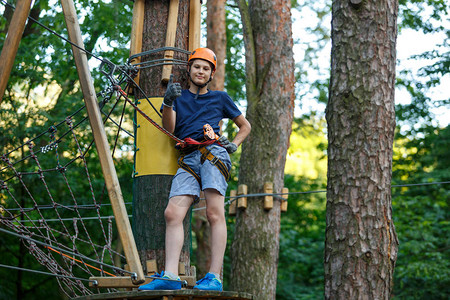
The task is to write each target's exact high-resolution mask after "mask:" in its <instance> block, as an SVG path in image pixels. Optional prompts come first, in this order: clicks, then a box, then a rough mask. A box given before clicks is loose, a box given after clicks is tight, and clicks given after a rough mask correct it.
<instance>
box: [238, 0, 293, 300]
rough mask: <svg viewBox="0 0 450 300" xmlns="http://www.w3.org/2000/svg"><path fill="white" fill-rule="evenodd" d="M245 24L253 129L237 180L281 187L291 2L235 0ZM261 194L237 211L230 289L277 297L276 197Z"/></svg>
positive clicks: (288, 124) (289, 92) (254, 187)
mask: <svg viewBox="0 0 450 300" xmlns="http://www.w3.org/2000/svg"><path fill="white" fill-rule="evenodd" d="M237 3H238V5H239V10H240V13H241V17H242V22H243V28H244V43H245V53H246V54H245V55H246V57H245V59H246V75H247V79H246V85H245V87H246V93H247V101H248V107H247V119H248V120H249V122H250V123H251V124H252V133H251V134H250V136H249V137H248V138H247V140H246V142H245V143H244V144H243V149H242V155H241V161H240V173H239V183H240V184H246V185H247V186H248V192H249V193H262V192H263V187H264V183H265V182H273V186H274V188H273V191H274V192H281V190H282V188H283V185H284V167H285V162H286V153H287V149H288V147H289V137H290V133H291V130H292V120H293V113H294V83H295V78H294V58H293V49H292V48H293V39H292V22H291V2H290V1H282V0H254V1H248V5H247V1H244V0H240V1H237ZM263 200H264V197H256V198H253V197H252V198H251V199H248V207H247V208H246V209H245V210H240V211H238V212H237V216H236V230H235V234H234V240H233V245H232V247H231V255H232V276H231V280H230V283H231V289H233V290H238V291H244V292H249V293H252V294H253V295H254V296H255V298H256V299H275V296H276V282H277V263H278V251H279V233H280V202H279V201H276V199H275V202H274V207H273V208H272V209H271V210H269V211H265V210H264V208H263Z"/></svg>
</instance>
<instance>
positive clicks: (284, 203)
mask: <svg viewBox="0 0 450 300" xmlns="http://www.w3.org/2000/svg"><path fill="white" fill-rule="evenodd" d="M281 193H283V194H284V195H281V198H283V200H281V211H282V212H286V211H287V208H288V202H287V199H288V197H289V195H288V193H289V189H288V188H287V187H284V188H283V189H282V190H281Z"/></svg>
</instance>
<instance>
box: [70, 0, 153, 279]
mask: <svg viewBox="0 0 450 300" xmlns="http://www.w3.org/2000/svg"><path fill="white" fill-rule="evenodd" d="M61 4H62V7H63V11H64V17H65V19H66V25H67V31H68V33H69V39H70V40H71V42H72V43H74V44H75V45H77V46H79V47H81V48H84V44H83V40H82V37H81V30H80V24H79V23H78V19H77V14H76V10H75V6H74V4H73V1H72V0H61ZM72 51H73V56H74V58H75V64H76V66H77V71H78V77H79V79H80V84H81V89H82V90H83V96H84V101H85V104H86V109H87V112H88V117H89V122H90V123H91V127H92V133H93V135H94V140H95V145H96V147H97V151H98V155H99V158H100V164H101V166H102V171H103V175H104V177H105V182H106V188H107V190H108V195H109V198H110V201H111V205H112V208H113V212H114V217H115V218H116V224H117V229H118V231H119V236H120V240H121V242H122V245H123V248H124V252H125V257H126V259H127V263H128V265H129V266H130V270H131V271H132V272H135V273H136V275H137V277H136V278H135V279H136V280H135V281H134V283H136V284H139V283H141V282H144V280H145V277H144V272H143V271H142V266H141V264H140V260H139V255H138V252H137V248H136V243H135V241H134V237H133V233H132V231H131V226H130V221H129V219H128V214H127V210H126V207H125V204H124V202H123V197H122V192H121V190H120V185H119V179H118V178H117V174H116V169H115V168H114V163H113V160H112V157H111V150H110V149H109V145H108V140H107V138H106V133H105V128H104V127H103V122H102V118H101V115H100V109H99V107H98V103H97V97H96V95H95V90H94V85H93V82H92V78H91V74H90V72H89V67H88V61H87V56H86V53H85V52H84V51H81V50H80V49H78V48H76V47H74V46H72Z"/></svg>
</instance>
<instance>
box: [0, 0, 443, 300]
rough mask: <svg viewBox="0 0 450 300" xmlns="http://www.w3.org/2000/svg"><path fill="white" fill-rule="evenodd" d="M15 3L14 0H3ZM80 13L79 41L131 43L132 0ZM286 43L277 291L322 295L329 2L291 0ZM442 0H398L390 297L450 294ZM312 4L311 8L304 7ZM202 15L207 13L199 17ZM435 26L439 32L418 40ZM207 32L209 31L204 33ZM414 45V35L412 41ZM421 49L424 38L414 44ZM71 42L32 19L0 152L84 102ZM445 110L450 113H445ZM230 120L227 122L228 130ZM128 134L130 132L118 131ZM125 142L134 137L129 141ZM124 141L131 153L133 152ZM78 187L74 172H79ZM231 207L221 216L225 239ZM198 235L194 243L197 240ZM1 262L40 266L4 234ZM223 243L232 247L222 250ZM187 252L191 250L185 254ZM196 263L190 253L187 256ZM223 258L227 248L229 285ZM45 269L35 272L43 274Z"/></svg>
mask: <svg viewBox="0 0 450 300" xmlns="http://www.w3.org/2000/svg"><path fill="white" fill-rule="evenodd" d="M4 3H5V1H3V0H2V2H1V5H0V13H1V14H2V15H3V17H2V18H1V19H0V46H2V45H3V42H4V40H5V36H6V32H7V29H8V24H9V21H10V19H11V10H9V9H8V8H7V7H6V6H5V4H4ZM8 3H11V4H14V1H8ZM75 3H76V4H77V9H78V13H79V16H81V20H80V23H81V31H82V32H83V33H84V38H85V45H86V49H88V50H89V51H92V52H93V53H95V54H96V55H98V56H100V57H105V58H108V59H109V60H111V61H113V62H115V63H117V64H119V63H123V62H125V61H126V60H127V58H128V55H129V36H130V31H131V17H132V5H133V3H132V1H83V0H79V1H75ZM292 5H293V11H292V13H293V21H294V23H293V24H294V25H293V32H294V50H295V53H296V56H295V59H296V70H295V72H296V79H297V85H296V100H295V101H296V114H295V116H296V118H295V122H294V124H293V132H292V136H291V146H290V148H289V151H288V160H287V163H286V175H285V186H286V187H288V188H289V191H290V192H291V193H293V194H291V195H290V196H289V208H288V211H287V212H286V213H284V214H283V215H282V220H281V234H280V258H279V265H278V284H277V299H322V298H323V252H324V239H325V205H326V195H325V189H326V165H327V155H326V149H327V141H326V136H327V135H326V122H325V119H324V109H325V105H326V103H327V100H328V78H329V51H330V48H329V45H330V19H331V16H330V14H331V8H330V3H329V1H310V0H306V1H302V2H300V1H292ZM448 13H449V5H448V4H447V3H446V1H433V0H428V1H413V0H402V1H400V11H399V20H398V23H399V39H398V46H397V48H398V49H399V50H400V49H402V47H403V44H402V43H403V42H402V36H403V35H410V34H411V32H414V33H416V34H417V35H416V36H418V37H420V38H417V39H416V40H415V41H414V42H412V43H409V42H410V41H408V45H409V46H408V47H410V48H413V49H416V46H417V51H413V52H412V53H414V54H413V55H408V56H401V55H400V53H399V55H398V64H397V89H396V121H397V130H396V138H395V142H394V160H393V182H392V184H393V190H392V202H393V218H394V222H395V226H396V230H397V234H398V237H399V242H400V246H399V255H398V259H397V263H396V269H395V274H394V278H395V283H394V292H393V295H394V299H424V298H429V299H447V298H448V296H449V295H450V291H449V286H450V280H449V278H450V276H449V275H450V274H449V273H450V271H449V270H450V263H449V235H448V229H449V221H448V220H449V211H448V202H449V199H450V192H449V188H448V187H449V181H450V155H449V151H448V149H449V148H450V128H449V125H448V119H449V118H448V112H449V109H450V107H449V104H450V99H449V94H448V88H447V89H445V88H444V87H445V86H446V85H447V86H448V82H449V80H450V78H449V77H450V75H449V69H450V52H449V48H450V47H449V37H450V31H449V28H450V26H449V24H450V20H449V16H448ZM31 15H32V16H33V17H35V18H36V19H38V20H39V21H40V22H42V23H43V24H45V25H47V26H49V27H51V28H52V29H53V30H55V31H56V32H58V33H62V34H63V35H66V25H65V22H64V18H63V16H62V13H61V8H60V6H59V4H58V3H57V2H52V1H50V2H48V1H40V0H37V1H36V2H35V3H34V5H33V9H32V12H31ZM306 16H308V17H306ZM203 19H204V18H203ZM241 30H242V29H241V22H240V19H239V12H238V9H237V7H235V6H234V3H233V1H228V4H227V59H226V80H225V81H226V82H225V87H226V91H227V92H228V93H229V94H230V95H231V97H232V98H233V99H234V100H235V101H237V102H238V103H239V104H240V105H241V106H242V107H243V108H244V109H245V91H244V90H243V88H242V87H243V83H244V82H245V80H244V78H245V77H244V76H245V71H244V69H245V67H244V53H243V39H242V32H241ZM428 36H433V41H436V44H434V45H433V44H429V46H430V48H428V49H424V48H422V46H423V44H428V43H424V42H423V40H421V38H423V39H426V38H427V37H428ZM204 44H206V43H204ZM419 45H420V46H421V47H419ZM420 49H424V50H423V51H421V50H420ZM90 63H91V66H92V73H93V77H94V79H95V86H96V87H101V86H102V85H104V84H105V82H106V81H105V79H104V78H103V77H102V75H101V74H100V72H99V70H98V64H97V62H96V61H95V59H91V61H90ZM73 65H74V64H73V59H72V52H71V49H70V45H68V44H67V43H65V42H64V41H62V40H61V39H59V38H58V37H56V36H54V35H52V34H50V33H49V32H47V31H45V30H43V29H42V28H40V27H38V26H37V25H36V24H33V23H32V22H29V24H28V25H27V27H26V29H25V33H24V36H23V39H22V42H21V45H20V48H19V52H18V54H17V58H16V63H15V67H14V69H13V71H12V74H11V77H10V81H9V85H8V88H7V91H6V93H5V96H4V99H3V102H2V103H1V106H0V141H1V142H0V148H1V153H5V152H7V151H8V150H9V149H12V148H14V146H15V145H17V144H19V143H22V142H23V140H25V139H26V138H28V137H30V136H31V137H32V136H36V135H38V134H39V133H40V132H42V131H43V130H46V129H47V128H48V124H53V123H55V122H58V121H60V120H61V119H64V118H65V117H66V116H67V114H68V113H70V112H72V111H73V110H74V109H75V108H77V107H78V106H79V105H80V104H81V101H82V100H81V99H82V96H81V91H80V90H79V88H78V87H77V85H76V82H77V73H76V70H75V68H74V67H73ZM445 113H446V115H447V119H445V118H443V117H442V116H444V117H445ZM233 131H234V129H233V127H231V126H227V127H226V132H227V133H228V134H229V135H232V134H233ZM123 139H124V140H123V141H122V142H123V143H124V144H125V145H126V143H127V142H130V141H129V140H128V138H123ZM130 144H132V141H131V143H130ZM132 151H133V149H132V147H131V146H130V147H126V146H123V147H122V148H121V155H120V156H119V157H116V168H117V171H118V176H119V179H120V181H121V182H122V183H126V182H130V174H132V172H133V158H132ZM130 153H131V155H129V154H130ZM238 163H239V153H236V154H235V155H234V156H233V176H232V180H231V182H230V187H229V189H236V183H237V175H238V171H239V164H238ZM80 189H81V183H80ZM122 192H123V194H124V198H125V199H131V198H132V189H131V185H129V184H128V185H127V184H123V186H122ZM233 224H234V219H233V218H232V217H228V225H229V245H230V244H231V240H232V233H233V231H234V230H233ZM195 247H196V245H195V243H194V244H193V251H195ZM0 253H2V259H1V263H2V264H3V263H5V262H8V264H9V265H22V266H24V267H27V268H31V269H33V268H35V269H39V265H38V264H37V263H36V262H34V261H33V260H32V259H27V258H26V257H27V255H26V253H25V252H24V249H23V247H21V246H20V243H19V241H18V240H14V238H10V237H2V239H1V243H0ZM227 254H228V253H227ZM192 259H193V260H195V256H192ZM193 264H194V265H195V261H193ZM229 268H230V258H229V255H227V257H226V259H225V267H224V274H225V289H226V286H227V277H226V276H227V275H226V274H229V273H230V272H229ZM41 277H42V276H41ZM41 277H36V276H35V275H32V274H31V275H30V274H28V273H22V272H19V271H17V272H16V271H10V270H7V269H3V268H0V282H1V284H0V298H1V299H11V298H12V299H14V298H18V295H21V298H22V299H33V298H44V297H50V299H55V298H58V297H62V296H60V294H59V292H58V291H57V290H56V289H54V288H52V287H53V286H54V278H51V277H50V278H47V277H45V276H43V277H42V278H41Z"/></svg>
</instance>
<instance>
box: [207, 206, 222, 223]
mask: <svg viewBox="0 0 450 300" xmlns="http://www.w3.org/2000/svg"><path fill="white" fill-rule="evenodd" d="M206 217H207V218H208V222H209V223H210V224H215V223H220V222H225V215H224V214H223V213H222V211H219V210H218V209H211V208H209V209H207V210H206Z"/></svg>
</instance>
